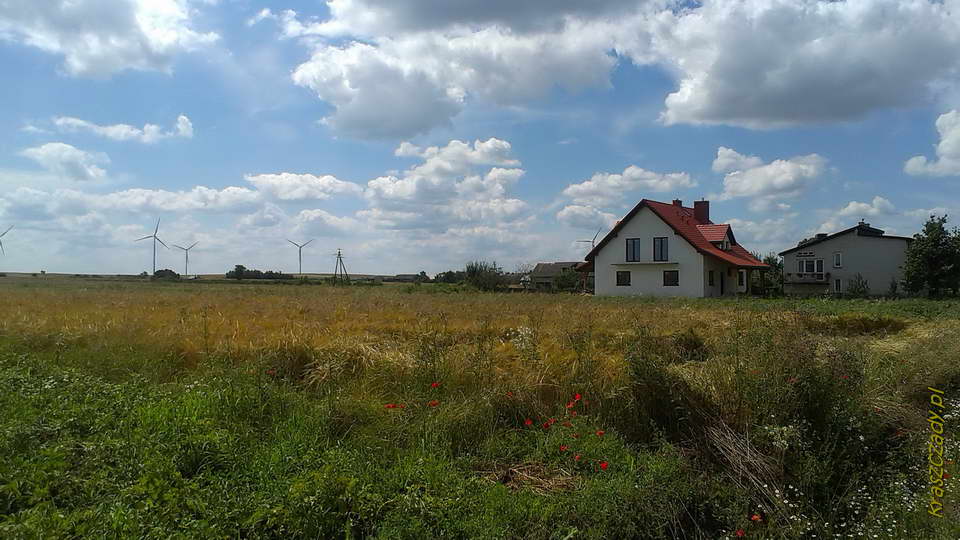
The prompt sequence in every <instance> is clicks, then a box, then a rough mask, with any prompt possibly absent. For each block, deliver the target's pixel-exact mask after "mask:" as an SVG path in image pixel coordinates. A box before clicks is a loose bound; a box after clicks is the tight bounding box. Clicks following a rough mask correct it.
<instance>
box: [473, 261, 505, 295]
mask: <svg viewBox="0 0 960 540" xmlns="http://www.w3.org/2000/svg"><path fill="white" fill-rule="evenodd" d="M466 282H467V283H469V284H470V285H473V286H474V287H476V288H477V289H479V290H481V291H495V290H497V289H499V288H501V287H502V286H503V285H504V279H503V269H502V268H500V267H498V266H497V263H496V262H493V263H488V262H486V261H472V262H468V263H467V267H466Z"/></svg>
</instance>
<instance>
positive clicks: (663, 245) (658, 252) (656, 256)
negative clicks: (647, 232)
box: [653, 237, 667, 261]
mask: <svg viewBox="0 0 960 540" xmlns="http://www.w3.org/2000/svg"><path fill="white" fill-rule="evenodd" d="M653 260H655V261H666V260H667V239H666V238H665V237H664V238H654V239H653Z"/></svg>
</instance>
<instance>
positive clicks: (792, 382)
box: [787, 377, 800, 384]
mask: <svg viewBox="0 0 960 540" xmlns="http://www.w3.org/2000/svg"><path fill="white" fill-rule="evenodd" d="M799 380H800V379H798V378H796V377H790V378H789V379H787V382H788V383H790V384H794V383H796V382H797V381H799Z"/></svg>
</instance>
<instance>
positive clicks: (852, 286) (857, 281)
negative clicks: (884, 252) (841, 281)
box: [847, 272, 870, 298]
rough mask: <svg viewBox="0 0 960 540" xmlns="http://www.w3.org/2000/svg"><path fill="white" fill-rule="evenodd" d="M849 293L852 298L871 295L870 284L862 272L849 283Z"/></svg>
mask: <svg viewBox="0 0 960 540" xmlns="http://www.w3.org/2000/svg"><path fill="white" fill-rule="evenodd" d="M847 295H848V296H850V297H852V298H866V297H868V296H870V284H869V283H867V280H866V278H864V277H863V275H862V274H860V272H857V275H855V276H853V279H851V280H850V281H849V283H847Z"/></svg>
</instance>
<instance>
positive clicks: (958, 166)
mask: <svg viewBox="0 0 960 540" xmlns="http://www.w3.org/2000/svg"><path fill="white" fill-rule="evenodd" d="M937 133H939V134H940V143H939V144H937V148H936V153H937V159H936V160H935V161H927V158H926V157H924V156H914V157H912V158H910V159H908V160H907V162H906V164H904V166H903V170H904V172H906V173H907V174H910V175H914V176H921V175H924V176H960V111H958V110H956V109H954V110H952V111H949V112H946V113H943V114H941V115H940V116H939V117H937Z"/></svg>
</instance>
